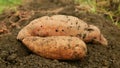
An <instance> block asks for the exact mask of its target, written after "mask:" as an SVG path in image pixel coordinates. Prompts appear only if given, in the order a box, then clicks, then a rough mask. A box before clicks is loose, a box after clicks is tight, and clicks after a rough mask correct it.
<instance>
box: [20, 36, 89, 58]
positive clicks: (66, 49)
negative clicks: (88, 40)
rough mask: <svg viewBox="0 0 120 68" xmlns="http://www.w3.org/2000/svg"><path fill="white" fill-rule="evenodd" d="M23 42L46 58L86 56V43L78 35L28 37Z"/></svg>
mask: <svg viewBox="0 0 120 68" xmlns="http://www.w3.org/2000/svg"><path fill="white" fill-rule="evenodd" d="M22 42H23V43H24V44H25V45H26V46H27V47H28V48H29V49H30V50H31V51H33V52H34V53H36V54H37V55H40V56H42V57H45V58H50V59H58V60H78V59H81V58H83V57H85V56H86V52H87V48H86V44H85V43H84V42H83V41H82V40H80V39H79V38H77V37H69V36H51V37H35V36H31V37H26V38H25V39H23V40H22Z"/></svg>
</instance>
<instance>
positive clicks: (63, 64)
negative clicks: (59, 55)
mask: <svg viewBox="0 0 120 68" xmlns="http://www.w3.org/2000/svg"><path fill="white" fill-rule="evenodd" d="M64 1H66V2H64ZM68 1H70V0H58V1H56V0H36V1H33V2H30V3H28V4H26V5H23V6H19V8H18V10H17V11H13V10H11V11H5V12H4V13H3V14H1V15H0V68H119V67H120V53H119V52H120V29H118V28H117V27H116V26H114V25H113V24H112V23H111V22H110V21H109V20H107V19H106V18H105V16H104V15H103V14H99V15H98V14H91V13H88V12H83V11H81V10H79V11H77V10H76V8H75V5H74V4H72V2H68ZM53 14H64V15H72V16H76V17H78V18H80V19H82V20H84V21H85V22H87V23H88V24H94V25H96V26H98V27H99V28H100V29H101V31H102V33H103V34H104V36H105V37H106V38H107V39H108V42H109V44H108V47H104V46H102V45H98V44H87V47H88V53H87V56H86V57H85V58H84V59H82V60H76V61H58V60H51V59H45V58H43V57H40V56H37V55H36V54H34V53H32V52H31V51H30V50H28V49H27V48H26V47H25V46H24V45H23V44H22V43H21V42H20V41H18V40H16V36H17V34H18V32H19V31H20V29H22V28H23V27H24V26H25V25H27V24H28V23H29V22H30V21H31V20H33V19H35V18H38V17H41V16H44V15H53Z"/></svg>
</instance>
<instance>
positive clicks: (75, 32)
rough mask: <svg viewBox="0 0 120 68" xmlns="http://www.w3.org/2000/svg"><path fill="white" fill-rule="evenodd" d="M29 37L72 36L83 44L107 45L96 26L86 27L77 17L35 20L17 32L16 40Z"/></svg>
mask: <svg viewBox="0 0 120 68" xmlns="http://www.w3.org/2000/svg"><path fill="white" fill-rule="evenodd" d="M29 36H39V37H48V36H74V37H78V38H80V39H82V40H83V41H85V42H97V43H100V44H103V45H107V40H106V39H105V38H104V36H103V35H102V34H101V32H100V30H99V29H98V28H97V27H96V26H93V25H87V24H86V23H85V22H84V21H82V20H80V19H78V18H77V17H73V16H67V15H53V16H51V17H50V16H43V17H41V18H38V19H35V20H33V21H32V22H30V24H28V25H27V26H26V27H24V28H23V29H22V30H21V31H20V32H19V34H18V36H17V39H19V40H22V39H24V38H25V37H29Z"/></svg>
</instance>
